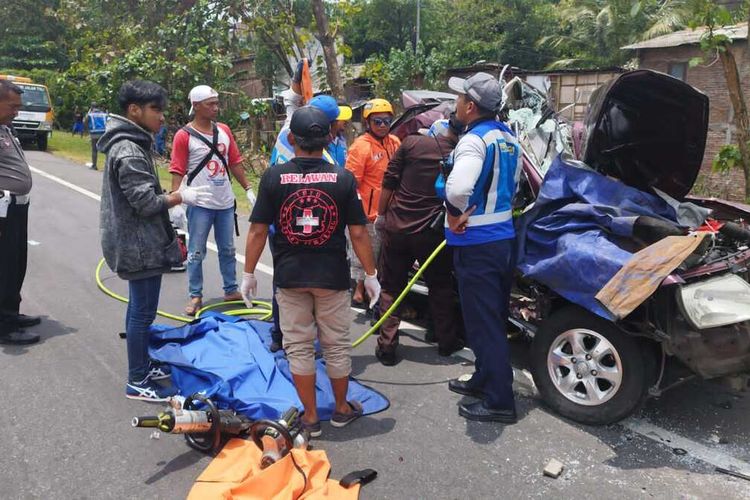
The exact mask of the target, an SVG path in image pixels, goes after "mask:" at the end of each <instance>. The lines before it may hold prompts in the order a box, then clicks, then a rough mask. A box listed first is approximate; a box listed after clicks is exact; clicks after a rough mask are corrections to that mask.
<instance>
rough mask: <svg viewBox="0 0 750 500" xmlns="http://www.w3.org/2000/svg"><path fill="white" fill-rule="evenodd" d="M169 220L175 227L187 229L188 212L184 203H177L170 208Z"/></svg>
mask: <svg viewBox="0 0 750 500" xmlns="http://www.w3.org/2000/svg"><path fill="white" fill-rule="evenodd" d="M169 222H171V223H172V225H173V226H174V227H177V228H179V229H182V230H187V214H186V213H185V207H184V206H183V205H175V206H173V207H172V208H170V209H169Z"/></svg>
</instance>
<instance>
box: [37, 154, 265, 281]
mask: <svg viewBox="0 0 750 500" xmlns="http://www.w3.org/2000/svg"><path fill="white" fill-rule="evenodd" d="M29 168H30V169H31V171H32V172H34V173H35V174H37V175H41V176H42V177H44V178H46V179H49V180H51V181H54V182H56V183H58V184H60V185H62V186H65V187H66V188H68V189H72V190H73V191H75V192H76V193H79V194H82V195H84V196H87V197H89V198H91V199H92V200H96V201H101V200H102V197H101V196H99V195H98V194H96V193H94V192H92V191H89V190H88V189H84V188H82V187H80V186H77V185H75V184H73V183H72V182H68V181H66V180H65V179H61V178H59V177H57V176H56V175H52V174H50V173H47V172H45V171H44V170H40V169H38V168H36V167H29ZM186 234H187V233H186ZM188 236H189V235H188ZM206 247H207V248H208V249H209V250H211V251H214V252H217V253H218V251H219V249H218V248H217V246H216V245H215V244H214V243H212V242H210V241H209V242H208V243H207V244H206ZM236 259H237V261H238V262H240V263H241V264H244V263H245V256H244V255H242V254H239V253H238V254H236ZM256 269H257V270H259V271H261V272H263V273H266V274H269V275H271V276H273V268H272V267H271V266H267V265H265V264H262V263H260V262H258V265H257V266H256Z"/></svg>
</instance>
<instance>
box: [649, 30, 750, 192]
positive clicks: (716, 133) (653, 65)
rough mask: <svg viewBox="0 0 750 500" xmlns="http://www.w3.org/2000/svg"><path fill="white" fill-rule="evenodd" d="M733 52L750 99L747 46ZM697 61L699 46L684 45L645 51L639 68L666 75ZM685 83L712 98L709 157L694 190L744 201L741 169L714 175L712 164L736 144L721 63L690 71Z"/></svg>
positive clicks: (709, 62) (708, 61) (739, 44)
mask: <svg viewBox="0 0 750 500" xmlns="http://www.w3.org/2000/svg"><path fill="white" fill-rule="evenodd" d="M734 45H735V46H734V47H733V48H732V50H733V52H734V56H735V58H736V59H737V62H738V63H739V66H740V68H741V72H740V80H741V81H742V82H743V85H744V87H743V90H744V91H745V96H750V65H749V64H742V62H743V61H744V60H745V59H744V58H745V57H747V54H746V52H747V43H746V42H742V41H737V42H735V43H734ZM694 57H704V54H703V53H702V52H701V50H700V48H699V47H698V46H697V45H684V46H679V47H667V48H661V49H649V50H642V51H640V54H639V67H641V68H647V69H653V70H656V71H661V72H663V73H667V72H668V70H669V66H670V64H677V63H687V62H689V61H690V59H692V58H694ZM685 81H686V82H687V83H689V84H690V85H692V86H693V87H695V88H697V89H698V90H700V91H701V92H703V93H705V94H706V95H707V96H708V98H709V125H708V137H707V138H706V153H705V155H704V157H703V166H702V169H701V176H700V178H699V180H698V182H697V183H696V185H695V187H694V188H693V192H694V193H695V194H701V195H710V196H716V197H720V198H729V199H733V200H739V201H741V200H742V199H743V198H744V185H745V183H744V178H743V175H742V172H741V171H740V170H739V169H735V170H734V171H733V172H731V173H729V174H723V175H722V174H716V173H713V172H711V162H712V161H713V159H714V157H715V156H716V153H717V152H718V151H719V149H720V148H721V146H723V145H724V144H727V143H728V142H735V141H736V136H735V134H734V125H733V124H732V104H731V102H730V100H729V93H728V91H727V87H726V80H725V79H724V73H723V70H722V66H721V62H720V61H718V60H717V61H716V62H713V60H712V59H710V58H707V59H706V61H705V62H704V63H703V64H701V65H699V66H696V67H693V68H690V67H688V68H687V73H686V78H685Z"/></svg>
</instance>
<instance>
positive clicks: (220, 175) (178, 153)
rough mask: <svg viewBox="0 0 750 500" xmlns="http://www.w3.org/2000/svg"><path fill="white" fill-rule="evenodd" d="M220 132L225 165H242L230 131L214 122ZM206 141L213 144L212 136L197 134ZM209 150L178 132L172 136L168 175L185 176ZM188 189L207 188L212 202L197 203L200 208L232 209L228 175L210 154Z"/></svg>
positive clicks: (219, 141) (232, 194) (192, 138)
mask: <svg viewBox="0 0 750 500" xmlns="http://www.w3.org/2000/svg"><path fill="white" fill-rule="evenodd" d="M216 125H217V129H218V132H219V138H218V144H217V146H216V147H217V149H218V150H219V152H220V153H221V154H222V156H224V159H225V160H226V162H227V166H230V167H231V166H234V165H237V164H238V163H241V162H242V155H241V154H240V151H239V148H238V147H237V143H236V142H235V140H234V136H233V135H232V131H231V130H229V127H228V126H226V125H225V124H223V123H217V124H216ZM197 132H198V133H200V134H201V135H202V136H203V137H205V138H206V139H207V140H208V141H209V142H212V141H213V136H212V135H211V134H204V133H202V132H200V131H197ZM210 151H211V149H210V148H209V147H208V145H207V144H205V143H204V142H203V141H201V140H200V139H198V138H196V137H193V136H192V135H190V134H189V133H188V132H187V131H186V130H183V129H180V130H179V131H178V132H177V133H176V134H175V136H174V140H173V142H172V161H171V162H170V164H169V172H170V173H173V174H178V175H184V176H188V175H189V174H190V173H191V172H192V171H193V170H195V169H196V168H197V167H198V165H199V164H200V163H201V162H202V161H203V159H204V158H205V157H206V155H208V154H209V152H210ZM190 185H191V186H193V187H197V186H210V187H211V193H212V194H213V199H211V201H209V202H208V203H204V204H200V205H199V206H200V207H203V208H211V209H214V210H223V209H226V208H231V207H233V206H234V193H233V192H232V184H231V182H230V178H229V175H228V172H227V171H226V169H225V168H224V163H223V162H222V161H221V159H220V158H219V157H218V156H216V155H213V156H212V158H211V159H210V160H209V161H208V163H207V164H206V166H205V167H203V169H201V171H200V172H199V173H198V175H196V176H195V178H194V179H193V181H192V182H191V183H190Z"/></svg>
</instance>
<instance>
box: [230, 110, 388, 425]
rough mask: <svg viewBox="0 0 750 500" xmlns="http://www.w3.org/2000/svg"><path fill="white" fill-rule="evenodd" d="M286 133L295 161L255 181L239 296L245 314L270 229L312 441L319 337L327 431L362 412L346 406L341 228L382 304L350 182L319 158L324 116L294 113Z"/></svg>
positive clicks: (289, 350)
mask: <svg viewBox="0 0 750 500" xmlns="http://www.w3.org/2000/svg"><path fill="white" fill-rule="evenodd" d="M290 130H291V134H290V136H289V142H290V144H292V146H293V147H294V150H295V158H294V159H292V160H291V161H290V162H289V163H285V164H283V165H278V166H276V167H274V168H271V169H268V170H266V172H265V173H264V174H263V177H262V178H261V181H260V186H259V190H258V199H257V202H256V204H255V207H254V208H253V213H252V215H251V216H250V222H251V223H252V224H251V226H250V232H249V233H248V235H247V247H246V250H245V259H246V260H245V272H244V273H243V277H242V286H241V287H240V290H241V292H242V296H243V298H244V300H245V302H246V303H247V304H248V307H249V306H250V304H251V301H252V299H253V297H254V296H255V295H256V293H257V286H258V285H257V280H256V278H255V276H254V274H253V273H254V271H255V266H256V265H257V263H258V260H259V259H260V255H261V253H262V252H263V248H264V246H265V242H266V236H267V235H268V226H269V225H270V224H273V225H274V226H275V227H276V232H275V234H274V236H273V263H274V285H276V287H277V292H276V299H277V301H278V303H279V309H280V314H279V316H280V319H281V329H282V331H283V332H284V340H283V342H284V350H285V351H286V354H287V359H288V361H289V368H290V371H291V372H292V376H293V378H294V385H295V387H296V388H297V394H298V395H299V398H300V400H301V401H302V405H303V406H304V410H305V413H304V415H303V416H302V423H303V425H304V427H305V428H307V430H308V431H310V435H311V436H313V437H317V436H320V434H321V428H320V420H319V419H318V412H317V407H316V400H315V352H314V347H313V342H314V340H315V337H316V334H317V336H319V338H320V345H321V348H322V350H323V357H324V358H325V360H326V371H327V372H328V376H329V377H330V379H331V386H332V387H333V394H334V398H335V399H336V409H335V411H334V413H333V416H332V417H331V425H333V426H334V427H343V426H345V425H347V424H348V423H350V422H352V421H353V420H355V419H356V418H357V417H359V416H361V415H362V405H361V404H360V403H359V402H358V401H347V399H346V393H347V390H348V386H349V374H350V373H351V356H350V351H351V343H350V341H349V326H350V324H351V310H350V309H349V301H350V300H349V279H350V276H349V265H348V263H347V260H346V237H345V235H344V229H345V228H346V227H348V229H349V235H350V238H351V242H352V246H353V247H354V251H355V252H356V254H357V257H358V258H359V259H360V261H361V262H362V264H363V266H364V268H365V271H366V279H365V287H366V288H367V293H368V295H369V296H370V297H372V298H373V299H372V301H373V304H371V305H374V302H375V301H377V299H378V297H379V294H380V285H379V284H378V280H377V271H376V269H375V260H374V257H373V254H372V247H371V245H370V237H369V235H368V233H367V229H366V224H367V217H366V216H365V214H364V211H363V210H362V203H361V201H360V200H359V198H358V196H357V185H356V181H355V179H354V176H353V175H352V174H351V173H350V172H348V171H346V170H342V169H341V168H337V167H335V166H334V165H331V164H330V163H327V162H326V161H325V160H323V159H322V156H323V149H324V148H325V147H326V146H327V145H328V142H329V140H330V122H329V120H328V117H327V116H326V114H325V113H324V112H323V111H321V110H319V109H317V108H313V107H310V106H305V107H302V108H299V109H298V110H297V111H295V113H294V115H293V116H292V121H291V124H290Z"/></svg>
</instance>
